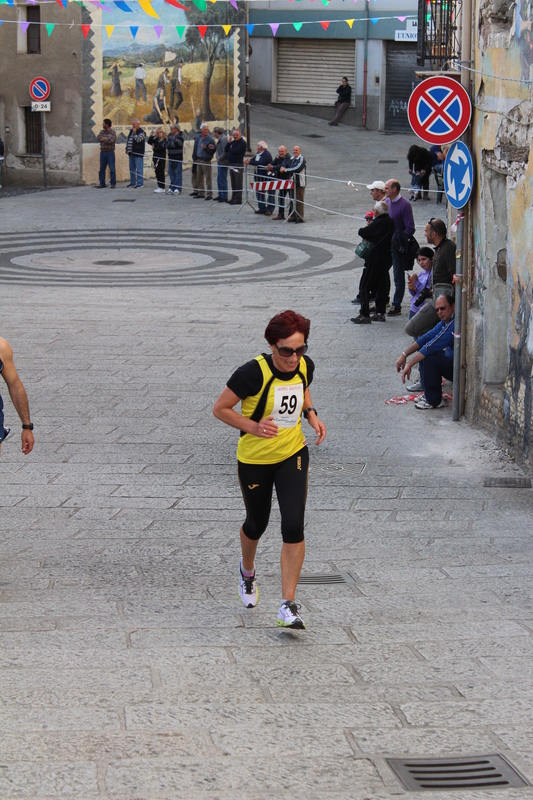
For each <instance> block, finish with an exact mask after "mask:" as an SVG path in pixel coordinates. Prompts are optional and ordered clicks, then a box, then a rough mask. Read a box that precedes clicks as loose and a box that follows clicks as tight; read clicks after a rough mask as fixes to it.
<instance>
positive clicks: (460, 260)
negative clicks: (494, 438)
mask: <svg viewBox="0 0 533 800" xmlns="http://www.w3.org/2000/svg"><path fill="white" fill-rule="evenodd" d="M471 52H472V0H463V7H462V12H461V62H462V63H463V64H466V65H469V64H470V57H471ZM461 83H462V85H463V86H464V87H465V89H466V90H467V92H468V94H469V95H470V73H469V72H468V70H466V69H464V67H462V68H461ZM468 222H469V207H468V206H464V208H462V209H460V211H459V222H458V225H457V255H456V259H457V260H456V267H455V338H454V343H453V406H452V419H453V421H454V422H458V421H459V419H460V418H461V415H462V414H463V412H464V387H465V367H466V364H465V355H466V339H465V331H466V286H465V285H464V280H463V272H464V270H463V265H464V261H465V259H464V254H465V252H466V254H467V255H468V230H469V225H468ZM463 340H464V341H463Z"/></svg>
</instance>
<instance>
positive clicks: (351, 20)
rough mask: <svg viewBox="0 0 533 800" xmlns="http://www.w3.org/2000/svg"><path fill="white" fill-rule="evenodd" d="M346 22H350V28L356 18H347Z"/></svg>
mask: <svg viewBox="0 0 533 800" xmlns="http://www.w3.org/2000/svg"><path fill="white" fill-rule="evenodd" d="M346 22H347V23H348V25H349V26H350V28H351V27H352V25H353V24H354V22H355V20H354V19H347V20H346Z"/></svg>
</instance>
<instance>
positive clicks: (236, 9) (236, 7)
mask: <svg viewBox="0 0 533 800" xmlns="http://www.w3.org/2000/svg"><path fill="white" fill-rule="evenodd" d="M229 1H230V3H231V5H232V6H233V8H234V9H235V11H238V10H239V6H238V5H237V0H229Z"/></svg>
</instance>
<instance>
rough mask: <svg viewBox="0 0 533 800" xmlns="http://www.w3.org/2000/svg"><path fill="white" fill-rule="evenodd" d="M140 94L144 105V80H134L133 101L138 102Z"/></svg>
mask: <svg viewBox="0 0 533 800" xmlns="http://www.w3.org/2000/svg"><path fill="white" fill-rule="evenodd" d="M141 92H142V95H143V100H144V102H145V103H146V86H145V85H144V78H135V99H136V100H140V98H141Z"/></svg>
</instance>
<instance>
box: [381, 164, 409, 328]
mask: <svg viewBox="0 0 533 800" xmlns="http://www.w3.org/2000/svg"><path fill="white" fill-rule="evenodd" d="M401 188H402V187H401V186H400V183H399V181H397V180H395V179H394V178H391V179H390V180H388V181H387V183H386V184H385V194H386V200H385V202H386V203H388V205H389V214H390V218H391V219H392V221H393V222H394V236H393V237H392V248H391V250H392V273H393V276H394V287H395V289H394V297H393V298H392V305H391V307H390V309H389V311H388V313H387V316H389V317H396V316H398V315H399V314H401V313H402V300H403V297H404V294H405V271H404V259H403V258H402V255H403V253H402V252H401V250H400V248H401V247H402V246H403V245H402V242H404V241H405V239H406V237H411V236H412V235H413V234H414V232H415V221H414V217H413V209H412V208H411V204H410V203H409V201H408V200H406V199H405V197H402V196H401V194H400V191H401Z"/></svg>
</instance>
